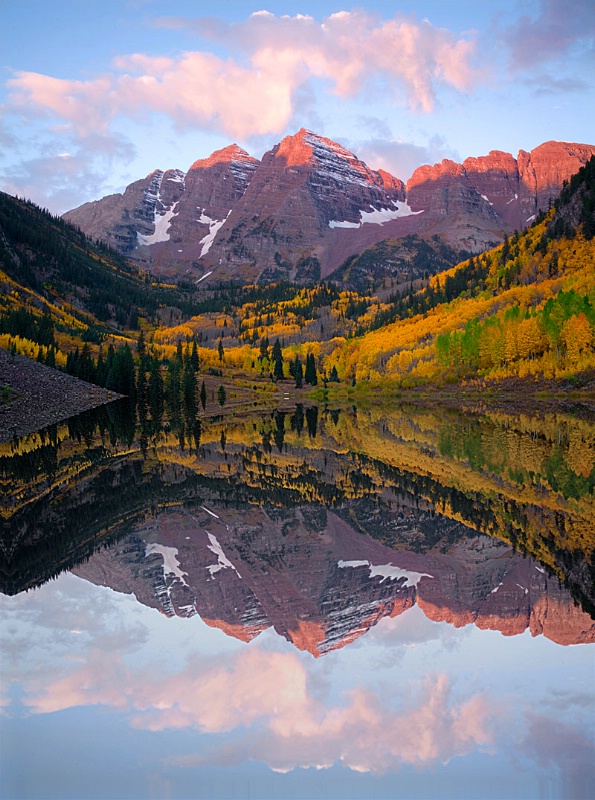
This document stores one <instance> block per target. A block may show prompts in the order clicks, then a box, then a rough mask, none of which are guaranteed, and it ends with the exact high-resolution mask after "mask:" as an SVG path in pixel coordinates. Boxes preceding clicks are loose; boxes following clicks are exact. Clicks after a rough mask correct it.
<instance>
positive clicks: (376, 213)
mask: <svg viewBox="0 0 595 800" xmlns="http://www.w3.org/2000/svg"><path fill="white" fill-rule="evenodd" d="M423 212H424V210H423V208H422V210H421V211H413V210H412V209H411V206H409V205H408V204H407V203H403V202H399V205H397V204H396V203H394V202H393V208H381V209H375V208H372V210H371V211H364V210H363V209H362V210H361V211H360V212H359V215H360V221H359V222H342V221H340V220H335V219H333V220H331V221H330V222H329V224H328V226H329V228H361V227H362V225H365V224H366V223H371V224H372V225H384V223H385V222H389V221H390V220H391V219H399V218H400V217H410V216H412V215H414V214H423Z"/></svg>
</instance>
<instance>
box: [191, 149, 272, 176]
mask: <svg viewBox="0 0 595 800" xmlns="http://www.w3.org/2000/svg"><path fill="white" fill-rule="evenodd" d="M234 161H240V162H246V163H254V164H257V163H258V159H257V158H253V157H252V156H251V155H250V154H249V153H247V152H246V151H245V150H243V149H242V148H241V147H240V146H239V145H237V144H229V145H227V147H223V148H222V149H221V150H215V152H214V153H211V155H210V156H208V157H207V158H199V159H198V160H197V161H195V162H194V164H192V166H191V167H190V169H191V170H193V169H207V168H208V167H213V166H215V164H230V163H232V162H234Z"/></svg>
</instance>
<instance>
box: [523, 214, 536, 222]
mask: <svg viewBox="0 0 595 800" xmlns="http://www.w3.org/2000/svg"><path fill="white" fill-rule="evenodd" d="M534 219H535V214H531V216H530V217H527V219H526V220H525V222H533V220H534Z"/></svg>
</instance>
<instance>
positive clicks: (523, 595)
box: [0, 404, 595, 797]
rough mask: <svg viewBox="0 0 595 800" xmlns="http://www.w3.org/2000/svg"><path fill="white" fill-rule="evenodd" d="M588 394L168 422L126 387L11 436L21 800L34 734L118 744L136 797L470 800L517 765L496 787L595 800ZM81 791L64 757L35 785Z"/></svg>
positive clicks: (1, 467)
mask: <svg viewBox="0 0 595 800" xmlns="http://www.w3.org/2000/svg"><path fill="white" fill-rule="evenodd" d="M578 411H579V414H578V416H576V415H575V414H574V413H573V412H571V411H570V410H568V411H560V410H557V411H555V412H551V413H543V414H542V415H541V416H533V417H531V416H528V415H520V414H518V415H515V414H507V413H504V412H501V411H499V412H492V413H486V412H485V411H484V412H481V413H479V412H476V413H473V411H472V410H470V409H465V413H464V415H463V414H462V413H459V412H455V411H452V410H451V411H449V410H444V409H437V408H423V407H405V406H403V407H393V408H390V409H386V408H383V407H382V406H369V407H365V408H357V407H354V406H349V407H344V408H341V407H337V408H329V407H325V406H317V405H304V406H296V407H293V408H291V409H286V410H278V409H277V410H271V411H266V412H262V411H261V412H258V413H257V414H251V413H248V412H247V413H246V414H245V415H242V414H235V415H234V416H231V415H222V416H221V417H219V418H211V419H209V420H202V421H201V422H200V424H199V425H196V424H195V425H192V426H190V427H184V425H183V424H182V425H181V427H178V428H176V429H175V430H174V429H172V428H171V427H170V426H166V428H156V427H153V428H151V429H149V428H147V427H146V426H145V427H144V428H143V427H142V426H141V428H140V429H138V428H137V427H136V420H135V418H134V415H132V414H131V413H130V410H129V409H127V408H126V405H125V404H113V405H111V406H108V407H105V408H103V409H100V410H96V411H93V412H89V413H87V414H85V415H81V416H79V417H76V418H73V419H71V420H69V421H68V422H67V423H64V424H62V425H58V426H53V427H52V428H50V429H46V430H45V431H41V432H38V433H35V434H31V435H29V436H27V437H24V438H22V439H21V440H14V441H12V442H9V443H7V444H5V445H1V446H0V471H1V472H0V475H1V479H2V485H3V498H2V524H3V528H2V539H1V544H2V554H1V562H0V577H1V581H2V591H3V592H4V595H3V598H2V607H3V611H4V613H5V620H6V624H4V625H3V627H2V634H3V638H4V643H3V644H4V647H3V663H2V671H3V673H4V674H5V675H6V677H7V681H6V682H5V687H6V689H5V694H4V695H3V700H2V704H3V707H4V712H5V713H4V716H3V718H2V723H1V724H2V727H3V728H4V729H5V730H6V732H7V735H9V736H10V741H11V743H12V744H11V749H10V750H9V752H8V753H7V756H8V758H9V759H10V766H9V768H8V770H4V772H3V774H4V775H6V776H7V777H3V778H2V781H3V787H6V789H7V791H8V795H7V796H10V792H11V791H12V788H13V787H16V786H18V787H22V786H23V782H22V779H21V777H20V775H21V771H22V770H24V769H25V762H26V760H27V757H26V755H25V753H24V751H22V750H21V749H20V748H19V747H18V742H19V741H24V740H23V738H22V737H35V740H36V741H37V742H40V743H41V745H43V748H44V752H45V753H46V755H45V756H44V758H47V759H50V758H54V759H58V762H59V763H62V764H64V765H65V767H66V764H67V762H66V761H65V760H64V757H63V756H58V755H57V754H56V747H57V742H58V741H64V737H67V738H66V740H71V739H72V740H73V741H76V745H75V746H74V751H75V755H76V757H77V759H86V760H84V761H83V762H81V763H85V764H87V765H90V768H91V770H97V772H98V775H99V774H100V773H101V772H102V770H101V765H100V761H102V760H104V759H106V758H107V759H109V760H110V761H111V762H113V763H114V765H115V766H114V772H113V775H112V779H113V781H114V783H113V787H115V786H116V784H117V787H118V791H119V792H120V795H119V796H124V797H137V796H142V795H143V792H144V793H145V794H146V796H151V794H150V792H151V791H153V793H154V794H155V793H156V796H162V794H163V792H162V791H161V789H157V790H154V789H151V787H154V786H158V787H159V786H163V785H166V784H167V786H169V787H170V790H171V791H170V795H171V796H172V797H188V796H192V797H226V796H232V794H231V791H232V790H231V788H230V787H231V786H232V785H237V786H239V787H240V789H238V792H237V796H239V797H248V796H250V792H251V796H257V797H274V796H288V797H297V796H300V797H302V796H305V797H315V796H320V793H321V792H327V791H328V796H330V797H340V796H346V795H345V791H346V789H347V787H348V786H351V787H352V789H353V792H352V794H353V796H354V797H393V796H394V797H398V796H415V792H417V793H418V795H419V796H434V797H482V796H490V795H488V794H485V791H484V790H485V785H484V783H483V781H484V780H485V775H486V774H492V772H493V773H494V774H496V773H497V774H498V775H499V776H502V775H505V776H506V775H507V774H508V772H509V771H510V769H511V764H512V763H518V760H519V759H520V761H521V762H522V769H521V771H520V775H516V776H515V778H516V779H517V782H516V783H513V782H512V780H509V779H508V778H507V777H500V778H499V780H500V783H499V795H498V796H501V797H518V796H520V795H519V793H518V792H519V791H521V790H522V796H524V797H539V796H540V794H539V792H541V791H542V789H543V786H544V785H547V787H548V791H549V792H550V796H552V797H583V796H584V797H586V796H588V795H587V794H586V793H585V792H586V787H587V785H588V783H589V780H590V779H589V774H590V763H591V755H592V752H591V743H590V741H591V737H592V733H593V731H592V722H593V715H592V714H591V712H590V709H592V707H593V706H592V703H593V695H592V681H591V677H592V665H593V651H592V643H593V640H594V638H595V625H594V623H593V618H592V614H593V608H594V606H595V593H594V591H593V569H592V562H591V559H592V554H593V550H594V544H595V542H594V540H593V531H594V530H595V525H594V522H595V520H594V517H593V486H594V482H595V480H594V479H595V469H594V454H595V428H594V426H593V424H592V422H591V421H589V420H588V419H587V420H586V419H582V418H581V415H580V409H578ZM92 731H94V733H91V732H92ZM548 731H551V735H550V734H549V733H547V732H548ZM85 732H86V734H85V735H86V736H87V737H88V740H86V738H85V736H84V735H83V734H84V733H85ZM19 737H20V738H19ZM73 737H74V739H73ZM94 737H95V738H94ZM96 737H99V740H100V745H99V747H98V748H97V747H94V746H93V745H92V742H93V741H96ZM560 737H562V740H563V744H560V741H561V739H560ZM148 752H152V753H153V754H154V755H153V757H152V759H151V763H149V762H148V761H147V758H146V755H142V754H143V753H144V754H146V753H148ZM99 754H101V755H99ZM68 763H69V760H68ZM313 768H316V769H313ZM127 770H128V771H127ZM397 772H398V773H399V774H398V776H397V774H396V773H397ZM42 774H43V775H47V770H46V769H45V768H43V769H42V768H40V769H38V770H33V773H32V778H31V782H30V788H29V789H28V790H27V791H28V792H29V793H28V794H27V792H26V791H25V792H23V793H22V796H27V797H36V796H41V795H40V794H39V791H40V786H39V785H38V784H37V783H36V780H37V776H41V775H42ZM125 774H126V775H128V777H126V778H124V775H125ZM478 774H481V775H482V776H484V777H483V778H482V780H481V781H479V783H478V780H479V779H478ZM110 780H111V779H108V778H107V777H100V778H98V781H99V783H98V785H99V786H100V796H115V795H113V791H115V789H114V788H113V787H112V789H110ZM396 781H397V782H402V787H403V793H402V795H401V794H398V793H395V791H394V786H395V782H396ZM164 782H165V783H164ZM399 785H401V784H399ZM197 786H199V788H198V789H197V788H196V787H197ZM249 787H251V788H249ZM445 787H448V788H446V789H445ZM519 787H521V788H520V789H519ZM19 790H20V788H19ZM46 790H47V784H46ZM84 791H87V792H88V774H83V772H81V771H80V770H79V768H78V767H75V768H74V769H72V770H70V771H69V774H68V778H67V779H66V778H62V777H56V780H55V781H54V782H53V783H52V781H50V789H49V791H48V792H46V796H51V797H54V796H55V797H59V796H61V797H77V796H81V794H82V793H83V792H84ZM110 791H112V795H110ZM168 791H169V790H168ZM347 796H348V795H347Z"/></svg>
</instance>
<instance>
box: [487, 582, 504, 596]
mask: <svg viewBox="0 0 595 800" xmlns="http://www.w3.org/2000/svg"><path fill="white" fill-rule="evenodd" d="M501 586H502V581H500V583H499V584H498V585H497V586H496V588H495V589H492V591H491V592H490V594H495V593H496V592H497V591H498V589H499V588H500V587H501Z"/></svg>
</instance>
